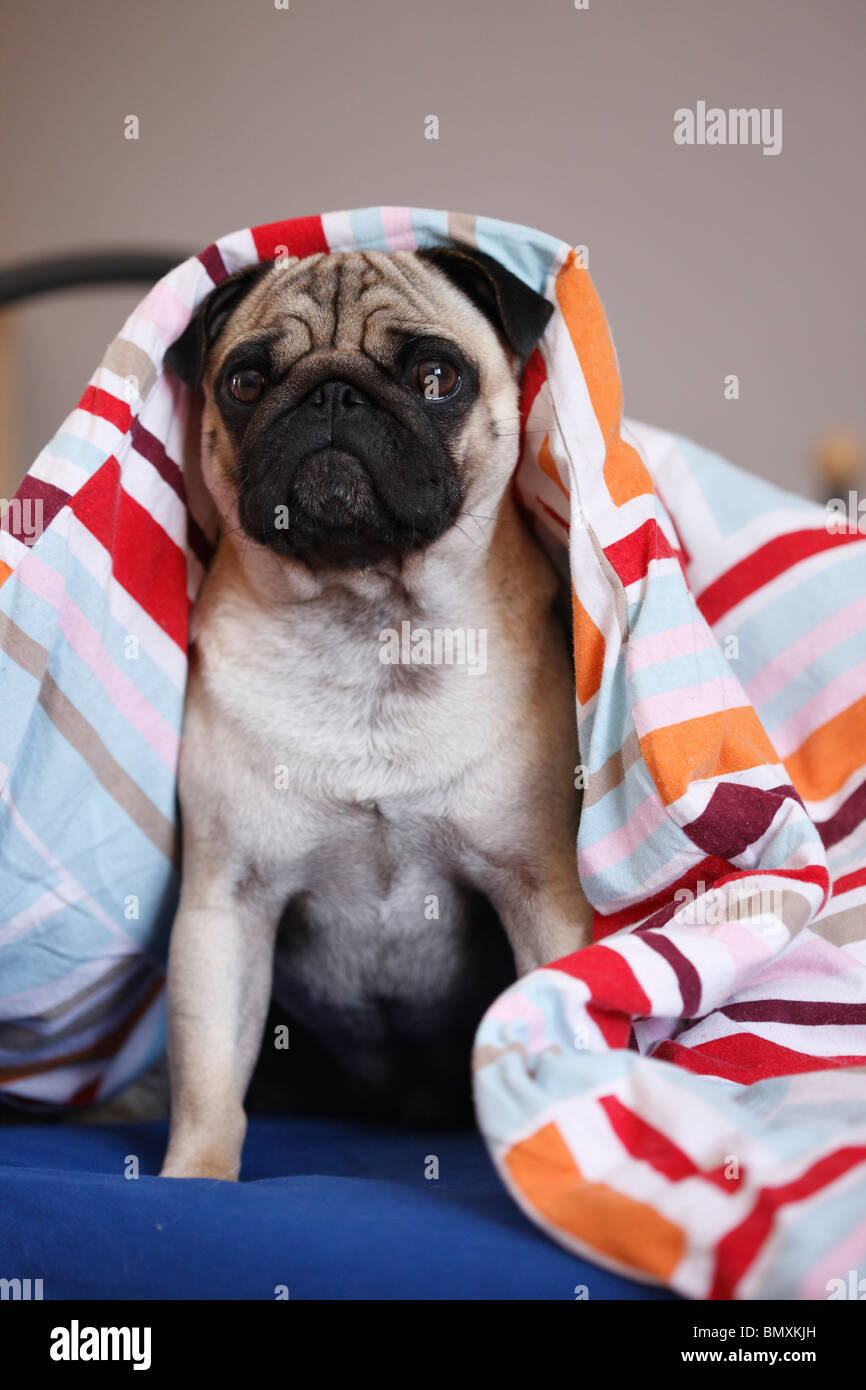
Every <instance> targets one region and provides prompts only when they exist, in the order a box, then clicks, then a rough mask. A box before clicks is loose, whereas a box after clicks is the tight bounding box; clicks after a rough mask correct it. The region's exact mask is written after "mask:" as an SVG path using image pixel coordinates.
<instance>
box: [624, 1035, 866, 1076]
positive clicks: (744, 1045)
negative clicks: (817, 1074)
mask: <svg viewBox="0 0 866 1390" xmlns="http://www.w3.org/2000/svg"><path fill="white" fill-rule="evenodd" d="M652 1055H653V1057H655V1058H657V1059H658V1060H659V1061H662V1062H673V1063H674V1064H675V1065H676V1066H678V1067H683V1068H685V1070H686V1071H691V1072H696V1073H697V1074H698V1075H699V1076H720V1077H723V1078H724V1079H725V1080H726V1081H739V1082H741V1083H742V1084H743V1085H749V1084H750V1083H751V1082H753V1081H765V1080H766V1078H767V1077H768V1076H796V1075H798V1074H799V1073H800V1072H805V1071H832V1070H836V1069H838V1068H839V1067H862V1066H863V1065H864V1063H866V1057H815V1056H814V1055H812V1054H810V1053H806V1052H794V1051H793V1049H792V1048H790V1047H781V1046H780V1045H779V1043H774V1042H769V1041H768V1040H767V1038H759V1037H758V1036H757V1035H756V1034H755V1033H735V1034H733V1035H731V1036H729V1037H727V1038H714V1039H713V1040H712V1042H706V1043H699V1044H698V1045H697V1046H696V1047H684V1046H683V1045H682V1044H681V1043H677V1042H663V1043H660V1044H659V1046H658V1047H657V1048H656V1049H655V1051H654V1052H653V1054H652Z"/></svg>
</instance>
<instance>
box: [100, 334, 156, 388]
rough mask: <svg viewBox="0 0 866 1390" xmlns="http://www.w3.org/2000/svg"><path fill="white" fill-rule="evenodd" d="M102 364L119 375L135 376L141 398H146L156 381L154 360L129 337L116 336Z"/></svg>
mask: <svg viewBox="0 0 866 1390" xmlns="http://www.w3.org/2000/svg"><path fill="white" fill-rule="evenodd" d="M100 366H102V367H107V368H108V370H109V371H110V372H114V373H115V374H116V375H117V376H122V377H127V376H134V377H135V379H136V382H137V385H138V394H139V398H140V399H141V400H144V398H145V396H146V395H147V393H148V391H149V390H150V388H151V386H152V385H153V383H154V382H155V381H156V367H155V366H154V365H153V362H152V361H151V360H150V358H149V357H148V355H147V353H146V352H145V351H144V349H143V348H140V347H139V346H138V344H137V343H131V342H130V341H129V339H128V338H115V340H114V342H113V343H112V344H111V345H110V347H109V348H108V349H107V350H106V353H105V356H104V357H103V359H102V362H101V363H100ZM128 404H130V405H132V404H133V402H132V401H130V402H128Z"/></svg>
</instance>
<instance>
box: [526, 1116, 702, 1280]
mask: <svg viewBox="0 0 866 1390" xmlns="http://www.w3.org/2000/svg"><path fill="white" fill-rule="evenodd" d="M505 1166H506V1167H507V1169H508V1171H509V1173H510V1174H511V1178H512V1180H513V1182H514V1183H515V1184H516V1185H517V1187H518V1188H519V1189H520V1191H521V1192H522V1194H523V1196H524V1197H525V1198H526V1200H527V1201H528V1202H529V1203H530V1204H531V1205H532V1206H533V1207H534V1208H535V1210H536V1211H537V1212H538V1213H539V1214H540V1215H541V1216H543V1217H544V1218H545V1220H546V1221H549V1222H550V1224H551V1225H552V1226H556V1227H557V1228H558V1229H559V1230H560V1231H565V1232H567V1233H568V1234H569V1235H571V1236H575V1237H576V1238H577V1239H578V1240H580V1241H583V1242H584V1243H585V1244H586V1245H589V1246H591V1247H592V1249H593V1250H598V1251H599V1252H600V1253H601V1254H603V1255H607V1256H609V1257H610V1259H613V1260H617V1261H618V1262H619V1263H620V1264H622V1265H626V1266H628V1267H629V1268H630V1269H635V1270H640V1271H642V1272H643V1273H645V1274H650V1275H652V1276H653V1277H654V1278H656V1279H660V1280H668V1279H669V1278H670V1276H671V1275H672V1274H673V1271H674V1270H675V1269H676V1267H677V1265H678V1264H679V1262H680V1260H681V1259H682V1256H683V1252H684V1250H685V1244H686V1240H685V1234H684V1232H683V1231H682V1230H681V1229H680V1227H679V1226H675V1225H674V1223H673V1222H672V1221H669V1220H668V1219H667V1217H665V1216H662V1215H661V1213H660V1212H658V1211H656V1209H655V1207H651V1206H649V1205H648V1204H647V1203H646V1202H637V1201H635V1200H634V1198H633V1197H626V1196H624V1194H623V1193H622V1192H617V1191H616V1189H615V1188H613V1187H609V1186H608V1185H607V1183H603V1182H589V1181H588V1180H587V1179H586V1178H585V1177H584V1176H583V1174H582V1173H581V1171H580V1169H579V1168H578V1166H577V1164H576V1163H575V1161H574V1156H573V1154H572V1152H571V1150H570V1149H569V1147H568V1145H567V1144H566V1142H565V1140H564V1139H563V1137H562V1134H561V1133H560V1131H559V1129H558V1128H557V1126H556V1125H555V1124H553V1123H551V1124H547V1125H545V1126H544V1127H543V1128H542V1129H539V1130H538V1131H537V1132H536V1133H535V1134H533V1135H531V1136H530V1138H529V1139H524V1140H522V1141H521V1142H520V1143H519V1144H515V1145H514V1148H513V1149H510V1150H509V1152H508V1155H507V1157H506V1159H505Z"/></svg>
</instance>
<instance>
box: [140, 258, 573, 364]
mask: <svg viewBox="0 0 866 1390" xmlns="http://www.w3.org/2000/svg"><path fill="white" fill-rule="evenodd" d="M551 313H552V307H551V305H550V304H549V302H548V301H547V300H546V299H544V297H543V296H541V295H539V294H536V293H535V292H534V291H533V290H531V289H530V288H529V287H528V286H527V285H525V284H524V282H523V281H522V280H520V279H518V277H517V276H514V275H512V274H511V273H510V272H509V271H507V270H506V269H505V268H504V267H503V266H501V265H500V264H499V263H498V262H497V261H495V260H493V258H492V257H489V256H486V255H485V254H484V253H482V252H480V251H470V250H464V249H458V248H451V247H438V248H434V249H431V250H429V251H426V252H411V251H396V252H392V253H390V254H386V253H384V252H381V251H357V252H346V253H343V254H339V253H324V252H323V253H319V254H316V255H313V256H309V257H305V258H303V259H297V258H290V259H288V260H285V261H277V262H274V261H266V262H262V263H261V264H259V265H254V266H250V267H247V268H246V269H244V270H242V271H239V272H238V273H237V274H235V275H233V276H231V277H230V278H229V279H228V280H226V281H224V282H223V284H222V285H220V286H219V287H218V288H217V289H216V290H215V291H213V293H212V294H211V295H210V296H209V299H208V300H206V301H205V304H204V305H203V306H202V307H201V309H200V310H199V311H198V313H197V315H196V316H195V317H194V319H193V321H192V323H191V324H190V326H189V328H188V329H187V331H186V333H185V334H184V335H183V337H182V338H181V339H180V340H179V341H178V342H177V343H176V344H175V345H174V346H173V348H171V349H170V350H169V353H168V354H167V357H166V362H167V365H168V366H170V367H171V368H172V369H173V370H174V371H175V372H176V373H177V375H178V376H180V377H181V379H182V380H184V381H186V382H187V384H189V385H193V386H199V385H201V384H202V382H203V380H204V379H205V377H206V376H207V377H209V378H211V379H212V378H213V376H215V375H216V373H217V372H218V371H219V367H220V365H221V363H222V361H224V359H225V356H226V354H227V353H228V352H229V351H230V350H231V348H232V347H233V346H234V345H235V344H237V343H247V342H255V341H258V340H260V341H261V342H262V344H263V346H265V347H266V348H267V349H268V350H269V352H270V354H271V355H272V359H273V361H274V364H275V366H282V367H284V368H289V367H290V366H291V365H292V364H293V363H294V362H296V361H297V360H298V359H299V358H300V357H302V356H303V355H304V354H306V353H310V352H314V351H316V350H327V349H330V350H340V349H342V350H344V351H348V352H353V351H354V352H360V353H362V354H365V355H367V356H368V357H370V358H372V359H374V360H376V361H377V362H386V361H388V360H389V359H390V358H393V357H394V356H395V355H396V353H397V352H399V350H400V348H401V347H402V346H403V344H404V343H405V341H406V340H407V339H409V338H410V337H412V336H416V337H423V336H425V335H426V336H430V337H435V336H436V335H437V334H439V333H441V332H443V330H445V329H447V331H448V335H449V336H450V337H452V338H453V339H454V340H455V346H457V347H461V348H464V349H470V348H471V346H473V345H474V346H475V347H476V353H477V355H478V356H479V357H481V358H487V357H489V355H490V354H491V352H492V350H493V348H494V347H495V344H496V342H497V340H498V342H499V344H500V346H501V348H502V350H503V352H504V353H505V354H506V357H507V360H508V362H509V366H510V367H511V368H512V370H513V371H515V372H519V370H520V368H521V367H522V366H523V365H524V363H525V361H526V359H527V358H528V356H529V354H530V352H531V351H532V348H533V347H534V345H535V343H536V342H537V340H538V338H539V337H540V335H541V333H542V332H543V331H544V328H545V327H546V325H547V321H548V319H549V317H550V314H551Z"/></svg>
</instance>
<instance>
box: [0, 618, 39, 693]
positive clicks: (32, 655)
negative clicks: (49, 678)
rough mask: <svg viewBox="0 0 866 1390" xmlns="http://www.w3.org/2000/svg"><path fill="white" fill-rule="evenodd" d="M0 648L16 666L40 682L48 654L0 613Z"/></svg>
mask: <svg viewBox="0 0 866 1390" xmlns="http://www.w3.org/2000/svg"><path fill="white" fill-rule="evenodd" d="M0 647H2V649H3V651H4V652H5V653H6V655H7V656H10V657H11V658H12V660H13V661H14V662H15V665H16V666H20V667H21V669H22V670H24V671H27V672H28V673H29V674H30V675H31V676H35V677H36V679H37V680H38V681H41V680H42V677H43V676H44V674H45V667H46V666H47V665H48V652H47V651H46V649H45V647H41V646H40V645H39V643H38V642H34V640H33V638H32V637H28V635H27V633H26V632H23V631H22V629H21V628H20V627H18V625H17V624H16V623H13V621H12V619H11V618H8V617H7V616H6V614H5V613H0Z"/></svg>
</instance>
